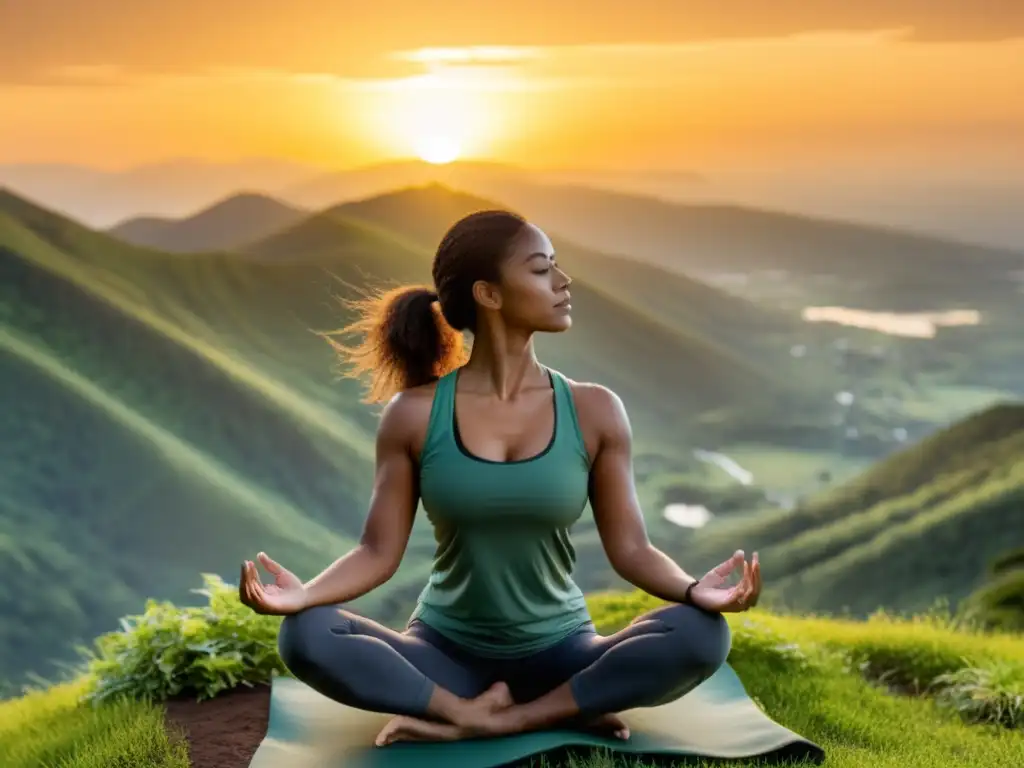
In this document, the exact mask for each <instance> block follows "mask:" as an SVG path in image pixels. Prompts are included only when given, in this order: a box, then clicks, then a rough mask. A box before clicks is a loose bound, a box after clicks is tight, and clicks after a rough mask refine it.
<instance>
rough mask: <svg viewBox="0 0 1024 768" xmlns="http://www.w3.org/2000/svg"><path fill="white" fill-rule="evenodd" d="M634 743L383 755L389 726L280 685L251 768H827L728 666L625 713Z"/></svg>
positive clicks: (564, 733)
mask: <svg viewBox="0 0 1024 768" xmlns="http://www.w3.org/2000/svg"><path fill="white" fill-rule="evenodd" d="M620 714H621V715H622V719H623V720H625V721H626V722H627V723H628V724H629V727H630V731H631V735H630V738H629V741H626V742H623V741H619V740H613V739H605V738H600V737H598V736H593V735H590V734H587V733H584V732H577V731H572V730H550V731H538V732H535V733H525V734H518V735H515V736H502V737H498V738H490V739H472V740H466V741H456V742H419V743H412V742H408V743H398V744H391V745H389V746H387V747H375V746H374V745H373V739H374V736H376V735H377V732H378V731H380V729H381V728H383V727H384V724H385V723H387V721H388V720H389V719H390V716H388V715H381V714H376V713H373V712H364V711H362V710H358V709H353V708H351V707H346V706H344V705H342V704H339V703H337V702H335V701H332V700H331V699H328V698H327V697H325V696H323V695H321V694H319V693H317V692H316V691H314V690H313V689H311V688H309V687H308V686H306V685H305V684H303V683H300V682H298V681H297V680H295V679H293V678H290V677H277V678H275V679H274V682H273V686H272V688H271V694H270V722H269V725H268V727H267V736H266V738H265V739H264V740H263V742H262V744H260V747H259V749H258V750H257V751H256V754H255V755H254V756H253V759H252V762H250V763H249V766H250V768H343V766H344V768H422V767H423V766H435V765H436V766H441V767H442V768H496V767H497V766H505V765H516V764H518V763H520V761H524V764H525V762H526V761H528V760H529V758H531V757H536V756H539V755H541V754H543V753H547V752H558V751H562V750H564V749H566V748H575V749H578V750H585V749H586V748H588V747H596V748H598V749H603V748H607V749H611V750H612V751H614V752H616V753H619V754H621V755H622V756H623V757H625V758H634V759H635V758H640V757H643V758H645V759H648V760H650V759H658V762H663V760H664V759H665V758H669V757H672V756H675V757H678V758H679V760H680V761H683V760H685V759H691V760H692V759H693V758H695V757H702V758H725V759H730V758H732V759H739V758H755V757H756V758H785V759H794V758H799V759H808V760H812V761H814V762H815V763H819V762H821V761H822V760H823V759H824V751H823V750H822V749H821V748H820V747H819V746H818V745H816V744H814V743H812V742H810V741H808V740H807V739H804V738H802V737H801V736H799V735H797V734H795V733H793V732H792V731H790V730H789V729H787V728H784V727H783V726H781V725H779V724H778V723H776V722H775V721H773V720H772V719H771V718H769V717H768V716H767V715H766V714H765V713H764V712H762V711H761V710H760V709H759V708H758V707H757V705H756V704H754V702H753V701H751V700H750V697H749V696H747V692H746V691H745V690H744V688H743V684H742V683H741V682H740V679H739V678H738V677H737V676H736V673H735V672H734V671H733V670H732V669H731V668H730V667H729V666H728V665H723V666H722V667H720V668H719V670H718V671H717V672H716V673H715V674H714V675H713V676H712V677H710V678H709V679H708V680H706V681H704V682H703V683H702V684H701V685H699V686H697V687H696V688H694V689H693V690H692V691H690V693H688V694H686V695H685V696H683V697H682V698H681V699H678V700H676V701H674V702H671V703H669V704H665V705H662V706H660V707H651V708H642V709H632V710H629V711H626V712H622V713H620Z"/></svg>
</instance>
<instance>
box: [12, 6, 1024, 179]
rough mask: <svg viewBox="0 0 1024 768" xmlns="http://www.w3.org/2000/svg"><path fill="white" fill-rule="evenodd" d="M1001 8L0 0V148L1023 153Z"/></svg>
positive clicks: (598, 161)
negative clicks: (5, 0) (489, 8)
mask: <svg viewBox="0 0 1024 768" xmlns="http://www.w3.org/2000/svg"><path fill="white" fill-rule="evenodd" d="M809 5H813V6H815V8H814V10H813V11H812V10H807V6H809ZM850 5H855V6H856V7H854V8H850V7H844V6H850ZM1014 5H1015V4H1014V3H1010V2H1007V3H1005V5H1003V4H1000V3H999V2H998V1H996V2H990V3H976V4H975V3H970V2H933V3H927V2H920V1H911V0H906V1H905V2H901V1H899V0H893V1H891V2H885V3H883V2H872V1H870V0H868V1H865V0H862V2H859V3H856V4H851V3H839V2H836V3H829V2H822V3H814V4H809V3H800V2H791V1H786V2H777V3H770V4H767V3H763V2H755V0H744V1H739V0H738V1H737V2H733V3H729V4H722V3H712V2H710V1H709V0H708V1H705V2H679V3H667V2H659V1H658V0H633V1H632V2H629V3H621V2H610V1H609V0H599V1H596V2H589V3H581V2H550V3H546V2H542V0H530V1H529V2H521V3H519V4H517V5H515V6H514V7H513V6H512V5H508V6H507V7H502V8H497V9H496V10H494V11H493V13H490V12H489V16H490V18H488V19H486V20H485V19H484V18H483V16H481V15H480V14H481V12H480V11H479V10H474V9H478V8H482V7H483V4H480V3H475V2H474V3H471V2H468V1H465V2H440V3H436V4H431V3H422V2H413V1H412V0H405V1H404V2H395V1H393V0H391V1H389V0H383V1H382V2H376V3H373V4H369V6H370V7H367V4H357V3H345V2H338V1H337V0H335V1H334V2H328V1H327V0H297V2H294V3H292V4H291V7H290V8H288V9H287V10H285V4H284V3H271V2H268V1H266V0H263V1H260V0H249V2H246V3H242V2H241V0H218V1H217V2H216V3H213V2H210V3H200V2H199V1H198V0H179V1H178V2H176V3H172V4H166V3H162V4H157V3H155V2H150V0H132V1H131V2H129V0H94V1H93V2H91V3H84V2H78V3H70V2H59V0H36V2H35V3H34V4H28V3H24V4H20V3H19V4H13V3H12V4H5V7H4V8H0V162H27V161H70V162H78V163H85V164H89V165H94V166H98V167H105V168H116V167H123V166H126V165H130V164H137V163H142V162H149V161H154V160H159V159H163V158H168V157H180V156H191V157H200V158H207V159H233V158H239V157H251V156H257V155H258V156H272V157H281V158H288V159H295V160H300V161H304V162H310V163H316V164H322V165H330V166H339V167H344V166H352V165H359V164H363V163H368V162H374V161H379V160H387V159H392V158H397V157H408V156H412V155H415V154H417V153H418V152H421V151H424V149H425V148H426V149H430V148H431V147H434V148H435V149H436V148H437V147H438V146H439V147H441V148H442V149H443V148H446V147H448V146H449V145H458V146H459V147H460V149H461V153H462V155H463V156H465V157H471V158H472V157H476V158H487V159H495V160H502V161H511V162H517V163H521V164H525V165H534V166H552V165H555V166H569V165H574V166H606V167H609V166H611V167H647V168H650V167H656V168H660V167H677V168H698V169H700V168H707V167H719V168H721V167H730V166H744V167H750V166H765V167H768V166H779V165H789V166H793V167H796V166H804V165H806V166H812V165H819V164H830V165H832V166H844V165H845V166H847V167H849V168H851V169H856V168H858V167H859V166H861V165H862V164H863V163H865V162H869V163H874V164H877V165H881V166H886V167H890V166H893V167H894V166H898V165H903V166H909V167H929V165H934V164H939V165H956V164H958V163H959V164H961V165H964V166H965V167H967V166H970V167H972V168H976V169H982V170H984V169H990V170H992V171H993V172H995V171H997V170H998V169H1006V168H1008V167H1015V168H1019V169H1024V156H1022V153H1024V98H1022V97H1021V94H1024V11H1022V10H1017V9H1012V8H1013V6H1014ZM1022 5H1024V4H1022ZM15 6H20V7H15ZM212 6H215V7H212ZM550 6H555V7H554V8H551V7H550ZM725 6H727V7H728V9H729V11H730V12H729V13H726V12H724V11H723V10H722V8H723V7H725ZM624 8H629V9H630V10H629V12H628V13H627V12H626V11H625V10H624ZM583 9H586V10H583ZM769 9H770V12H769ZM981 9H983V10H981ZM993 9H995V11H1000V9H1002V12H1001V13H997V12H994V11H993ZM1011 9H1012V10H1011ZM495 14H496V15H495Z"/></svg>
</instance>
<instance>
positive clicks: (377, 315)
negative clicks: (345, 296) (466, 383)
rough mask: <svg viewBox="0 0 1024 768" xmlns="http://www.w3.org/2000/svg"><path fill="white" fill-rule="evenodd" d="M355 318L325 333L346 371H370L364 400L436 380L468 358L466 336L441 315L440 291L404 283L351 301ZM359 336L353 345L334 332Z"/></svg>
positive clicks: (381, 400) (386, 398)
mask: <svg viewBox="0 0 1024 768" xmlns="http://www.w3.org/2000/svg"><path fill="white" fill-rule="evenodd" d="M350 306H352V307H353V309H355V311H356V313H357V316H356V319H355V320H354V321H353V322H351V323H350V324H349V325H347V326H346V327H344V328H343V329H341V330H340V331H336V332H335V333H331V334H324V336H325V338H326V339H327V342H328V343H329V344H330V345H331V346H332V347H333V348H334V351H335V352H336V353H337V354H338V356H339V357H340V358H341V361H342V362H343V363H347V370H346V371H345V373H346V375H347V376H349V377H351V378H358V377H360V376H362V375H364V374H367V373H368V374H370V382H369V387H368V389H367V393H366V396H365V397H364V398H363V402H366V403H386V402H387V401H389V400H390V399H391V398H392V397H393V396H394V395H395V394H397V393H398V392H401V391H403V390H406V389H410V388H412V387H418V386H421V385H423V384H428V383H430V382H431V381H436V380H437V379H438V378H440V377H441V376H444V375H445V374H447V373H449V372H451V371H453V370H455V369H456V368H458V367H459V366H460V365H462V364H463V363H464V362H465V358H466V353H465V349H464V347H463V339H462V334H461V333H460V332H458V331H456V330H455V329H454V328H452V327H451V326H450V325H449V324H448V323H447V322H446V321H445V319H444V316H443V315H442V314H441V308H440V306H439V304H438V297H437V293H436V292H434V290H433V289H431V288H429V287H427V286H400V287H398V288H392V289H391V290H389V291H380V292H378V293H377V294H376V295H372V296H369V297H367V298H364V299H359V300H356V301H353V302H351V305H350ZM347 334H358V335H361V336H362V337H363V338H362V340H361V341H360V342H359V343H358V344H356V345H355V346H352V347H349V346H346V345H344V344H342V343H340V342H338V341H336V340H335V339H334V338H332V336H334V335H347Z"/></svg>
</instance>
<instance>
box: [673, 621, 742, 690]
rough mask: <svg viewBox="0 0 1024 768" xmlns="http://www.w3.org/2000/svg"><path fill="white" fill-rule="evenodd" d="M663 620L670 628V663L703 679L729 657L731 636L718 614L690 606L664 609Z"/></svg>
mask: <svg viewBox="0 0 1024 768" xmlns="http://www.w3.org/2000/svg"><path fill="white" fill-rule="evenodd" d="M661 618H662V621H664V622H665V624H667V625H668V626H669V627H670V632H669V635H670V636H671V638H672V642H671V650H670V653H671V654H672V656H673V661H675V662H678V664H679V666H680V667H684V668H686V670H687V671H688V672H690V673H692V672H693V671H697V672H698V673H699V674H700V675H701V676H702V677H703V678H705V679H706V678H708V677H711V675H713V674H714V673H715V672H716V671H717V670H718V668H719V667H721V666H722V665H723V664H724V663H725V660H726V659H727V658H728V657H729V650H730V648H731V646H732V633H731V632H730V630H729V623H728V622H727V621H726V620H725V617H724V616H722V615H721V614H720V613H709V612H707V611H703V610H701V609H699V608H695V607H694V606H692V605H673V606H671V607H669V608H667V609H665V615H663V616H662V617H661Z"/></svg>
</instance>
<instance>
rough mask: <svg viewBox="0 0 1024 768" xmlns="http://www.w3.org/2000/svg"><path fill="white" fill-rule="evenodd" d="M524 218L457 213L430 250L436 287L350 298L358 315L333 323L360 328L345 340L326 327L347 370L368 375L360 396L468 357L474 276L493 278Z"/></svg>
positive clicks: (374, 399)
mask: <svg viewBox="0 0 1024 768" xmlns="http://www.w3.org/2000/svg"><path fill="white" fill-rule="evenodd" d="M525 224H526V220H525V219H523V218H522V217H521V216H519V215H517V214H515V213H511V212H509V211H478V212H476V213H472V214H470V215H468V216H465V217H464V218H462V219H460V220H459V221H457V222H456V223H455V224H454V225H453V226H452V227H451V228H450V229H449V230H448V232H447V233H446V234H445V236H444V237H443V238H442V239H441V244H440V245H439V246H438V248H437V252H436V253H435V255H434V265H433V278H434V287H433V288H430V287H429V286H423V285H412V286H400V287H398V288H392V289H390V290H383V291H379V292H377V293H375V294H373V295H371V296H369V297H367V298H364V299H361V300H357V301H354V302H352V303H351V306H353V308H354V309H355V310H356V312H357V316H356V319H355V320H354V321H353V322H352V323H350V324H349V325H347V326H346V327H345V328H343V329H342V330H341V331H338V333H339V334H359V335H361V336H362V340H361V341H360V342H359V343H358V344H356V345H355V346H351V347H349V346H346V345H344V344H341V343H340V342H338V341H335V340H334V339H333V338H331V336H332V335H333V334H330V335H326V337H327V340H328V342H329V343H330V344H331V346H332V347H333V348H334V350H335V351H336V352H337V353H338V355H339V357H340V358H341V359H342V361H343V362H345V363H348V370H347V372H346V373H347V375H349V376H351V377H358V376H362V375H363V374H367V373H368V374H369V375H370V383H369V388H368V391H367V394H366V397H365V402H368V403H380V402H387V401H388V400H390V399H391V397H392V396H394V395H395V394H396V393H397V392H401V391H402V390H405V389H409V388H411V387H417V386H420V385H422V384H427V383H429V382H431V381H435V380H436V379H438V378H439V377H441V376H444V375H445V374H447V373H450V372H451V371H453V370H455V369H456V368H458V367H459V366H461V365H462V364H463V363H464V362H465V360H466V351H465V348H464V345H463V336H462V331H470V332H473V331H475V330H476V302H475V301H474V299H473V284H474V283H476V282H477V281H478V280H486V281H488V282H495V283H496V282H498V280H499V276H500V268H501V262H502V261H503V260H504V259H505V257H506V256H507V255H508V252H509V246H510V245H511V243H512V241H513V239H514V238H515V237H516V236H517V235H518V234H519V233H520V232H521V231H522V228H523V226H525Z"/></svg>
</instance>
